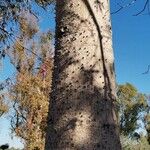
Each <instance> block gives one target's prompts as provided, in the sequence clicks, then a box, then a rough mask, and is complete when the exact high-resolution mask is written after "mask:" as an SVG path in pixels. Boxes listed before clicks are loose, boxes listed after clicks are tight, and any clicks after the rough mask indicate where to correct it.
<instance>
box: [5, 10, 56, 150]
mask: <svg viewBox="0 0 150 150" xmlns="http://www.w3.org/2000/svg"><path fill="white" fill-rule="evenodd" d="M24 13H25V12H24ZM24 13H23V14H24ZM36 24H37V23H36V21H35V20H34V16H33V15H31V14H24V15H22V16H20V18H19V26H20V34H19V37H18V39H17V40H16V41H15V43H14V44H13V45H12V46H11V47H10V48H9V49H7V54H8V55H9V57H10V59H11V63H13V65H14V67H15V68H16V70H17V72H16V77H15V79H14V81H15V82H14V84H13V85H11V87H10V89H9V96H10V99H11V100H12V105H13V114H12V119H11V125H12V132H15V133H16V135H17V136H19V137H21V138H22V139H23V140H24V143H25V149H27V150H33V149H40V150H43V149H44V141H45V128H46V118H47V111H48V101H49V92H50V86H51V69H52V63H53V61H52V51H51V50H52V45H51V39H52V36H51V33H50V32H49V31H48V32H46V33H38V27H37V26H36Z"/></svg>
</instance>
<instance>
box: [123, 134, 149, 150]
mask: <svg viewBox="0 0 150 150" xmlns="http://www.w3.org/2000/svg"><path fill="white" fill-rule="evenodd" d="M121 143H122V149H123V150H149V149H150V145H149V143H148V141H147V137H146V136H142V135H141V138H140V140H139V141H137V140H134V139H131V138H128V137H126V136H124V135H121Z"/></svg>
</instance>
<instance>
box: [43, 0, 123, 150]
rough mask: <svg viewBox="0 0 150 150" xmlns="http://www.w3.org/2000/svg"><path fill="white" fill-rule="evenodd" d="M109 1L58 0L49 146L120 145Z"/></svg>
mask: <svg viewBox="0 0 150 150" xmlns="http://www.w3.org/2000/svg"><path fill="white" fill-rule="evenodd" d="M109 10H110V9H109V2H108V0H99V1H98V0H97V1H94V0H57V1H56V43H55V44H56V46H55V48H56V49H55V57H54V71H53V83H52V93H51V100H50V107H49V117H48V130H47V137H46V146H45V149H46V150H120V149H121V145H120V139H119V131H118V125H117V119H116V115H115V110H114V109H115V108H114V102H115V74H114V56H113V49H112V34H111V23H110V11H109Z"/></svg>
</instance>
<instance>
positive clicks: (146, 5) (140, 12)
mask: <svg viewBox="0 0 150 150" xmlns="http://www.w3.org/2000/svg"><path fill="white" fill-rule="evenodd" d="M146 8H148V11H149V0H146V1H145V4H144V7H143V9H142V10H141V11H139V12H138V13H137V14H135V15H133V16H138V15H140V14H142V13H143V12H144V11H145V10H146Z"/></svg>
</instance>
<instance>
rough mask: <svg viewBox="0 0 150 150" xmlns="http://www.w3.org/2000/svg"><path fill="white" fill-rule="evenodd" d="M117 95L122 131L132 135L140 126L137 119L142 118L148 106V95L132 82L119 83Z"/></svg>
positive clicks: (126, 134) (124, 133)
mask: <svg viewBox="0 0 150 150" xmlns="http://www.w3.org/2000/svg"><path fill="white" fill-rule="evenodd" d="M117 95H118V111H119V123H120V132H121V133H122V134H123V135H125V136H132V135H133V133H134V132H135V130H136V129H138V127H139V126H138V122H137V121H138V120H140V119H142V117H143V113H144V112H145V111H146V110H147V108H148V104H147V101H146V97H145V95H144V94H141V93H138V91H137V89H136V88H135V87H134V86H133V85H131V84H130V83H126V84H125V85H119V87H118V92H117Z"/></svg>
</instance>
